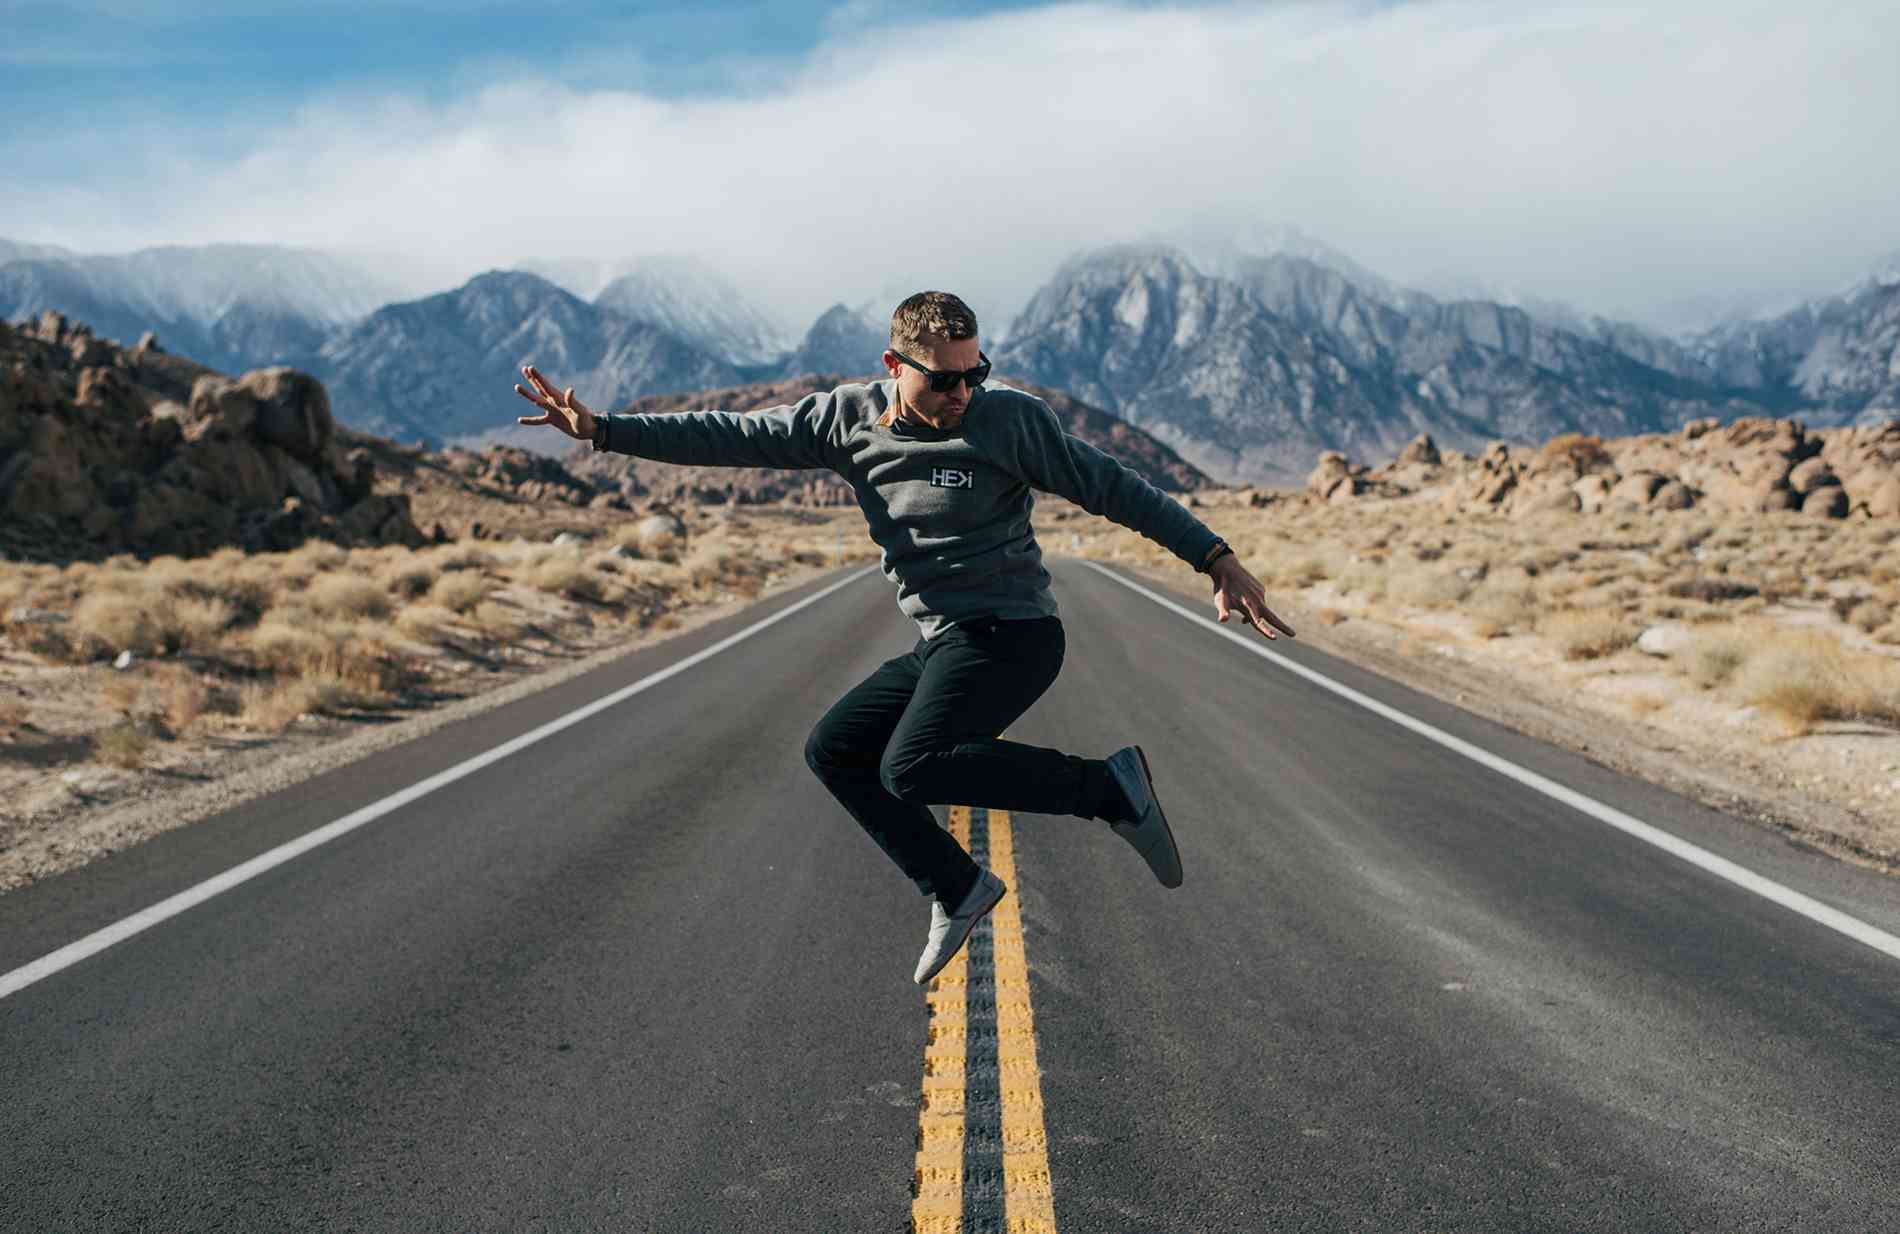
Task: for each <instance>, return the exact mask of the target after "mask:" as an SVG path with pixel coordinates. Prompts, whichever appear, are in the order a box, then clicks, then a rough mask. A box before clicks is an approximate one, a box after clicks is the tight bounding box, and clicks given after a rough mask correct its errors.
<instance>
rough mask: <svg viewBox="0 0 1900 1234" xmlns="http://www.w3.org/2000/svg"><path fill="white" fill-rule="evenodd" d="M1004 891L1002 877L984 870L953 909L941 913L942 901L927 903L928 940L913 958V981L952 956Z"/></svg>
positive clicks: (923, 979) (925, 976)
mask: <svg viewBox="0 0 1900 1234" xmlns="http://www.w3.org/2000/svg"><path fill="white" fill-rule="evenodd" d="M1008 890H1009V888H1008V887H1007V886H1005V885H1004V883H1003V880H1002V879H1000V878H998V877H996V875H994V874H991V873H990V872H989V871H988V870H985V871H983V876H982V877H981V878H979V879H977V880H976V886H974V887H972V888H970V894H969V895H966V896H964V897H963V903H961V904H959V905H957V911H956V912H954V913H951V912H945V911H944V907H943V903H942V901H939V900H932V901H931V902H930V941H929V942H927V943H925V944H924V954H923V955H922V956H920V957H918V960H917V976H916V978H915V980H916V982H917V984H918V985H923V984H924V983H925V982H927V981H929V980H930V979H931V978H932V977H935V976H936V975H937V974H938V972H940V971H941V970H942V968H943V966H944V965H946V964H948V963H949V962H950V961H951V960H953V959H955V958H956V954H957V952H959V951H961V950H963V944H964V941H965V940H966V939H968V938H969V937H970V931H971V930H974V929H976V923H977V922H979V921H981V920H983V917H984V915H985V914H987V913H988V912H989V911H990V910H991V909H992V908H995V907H996V905H997V903H998V902H999V901H1001V900H1002V898H1003V893H1004V892H1005V891H1008Z"/></svg>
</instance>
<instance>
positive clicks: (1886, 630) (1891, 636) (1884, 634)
mask: <svg viewBox="0 0 1900 1234" xmlns="http://www.w3.org/2000/svg"><path fill="white" fill-rule="evenodd" d="M1872 634H1873V640H1874V641H1875V642H1876V643H1880V644H1882V645H1884V646H1888V647H1900V621H1890V622H1888V623H1887V624H1886V625H1884V626H1882V627H1880V628H1879V629H1878V630H1874V631H1872Z"/></svg>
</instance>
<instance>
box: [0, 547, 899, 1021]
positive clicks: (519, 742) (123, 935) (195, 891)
mask: <svg viewBox="0 0 1900 1234" xmlns="http://www.w3.org/2000/svg"><path fill="white" fill-rule="evenodd" d="M876 569H877V567H876V566H869V567H866V568H865V569H863V570H858V571H856V572H855V573H852V574H848V575H846V576H845V577H844V578H841V579H839V580H838V581H837V582H835V583H833V584H831V585H830V586H829V587H827V588H825V589H824V590H823V591H820V592H817V593H815V594H813V595H809V596H806V597H805V598H804V599H803V600H800V601H799V602H798V603H796V604H793V605H790V606H789V607H787V608H784V609H781V610H780V611H778V612H776V613H774V614H772V615H771V616H770V617H767V618H765V619H764V620H763V621H757V622H754V623H753V624H752V625H749V626H747V627H746V628H745V629H743V630H740V631H739V632H738V633H736V634H731V635H728V636H727V637H725V638H722V639H720V640H719V641H718V642H716V643H714V644H713V645H712V646H710V647H707V648H706V649H704V650H703V651H696V652H694V653H693V654H692V655H690V656H687V657H686V658H685V659H684V660H681V661H680V662H679V663H677V664H674V665H670V666H669V667H667V668H663V669H661V670H660V671H659V672H657V673H653V674H650V675H649V676H646V677H642V678H641V679H640V680H638V681H636V682H634V683H633V684H632V685H629V686H622V687H621V688H620V689H618V690H615V691H614V692H613V693H612V694H605V695H602V696H601V697H600V698H597V699H595V700H594V701H593V702H591V703H588V704H586V705H585V706H583V707H579V708H576V709H575V710H573V711H570V712H568V713H567V714H566V715H564V716H561V717H559V718H558V719H554V720H549V721H548V722H547V723H546V724H543V725H541V726H540V727H539V728H536V729H532V730H530V731H528V732H525V733H523V734H521V735H520V736H519V737H514V738H511V739H510V740H508V741H504V742H502V743H501V744H500V745H498V746H495V747H494V748H493V749H490V750H486V751H484V752H483V753H481V754H477V755H475V756H474V757H473V758H469V759H464V760H463V761H462V762H459V763H457V764H455V766H453V767H450V768H447V769H446V770H443V771H438V772H437V773H436V774H434V775H432V776H430V777H429V778H428V779H426V780H418V781H417V782H416V783H414V784H411V785H410V786H409V787H408V788H405V789H401V790H399V791H397V792H394V793H391V794H390V795H389V796H387V797H384V798H382V799H381V800H380V801H374V802H371V803H370V804H369V805H366V806H364V807H363V808H362V809H360V810H356V811H353V812H351V813H349V814H345V815H344V816H343V817H342V818H339V819H337V820H336V821H334V822H330V823H325V824H324V825H323V826H321V827H318V828H317V829H316V830H314V831H308V832H305V833H304V834H303V835H301V836H298V837H297V838H296V839H294V840H290V841H287V842H286V843H283V844H280V845H278V846H277V847H276V848H273V849H271V850H270V851H268V852H264V853H259V854H258V855H257V856H255V857H253V858H251V859H250V860H249V861H246V862H244V863H242V864H241V865H235V866H232V867H231V868H230V869H228V870H226V871H225V872H224V873H222V874H218V875H214V876H213V877H211V878H208V879H206V880H205V881H204V882H202V883H199V884H198V885H197V886H195V887H188V888H186V889H185V890H183V891H181V892H179V893H178V894H176V895H173V896H168V897H167V898H165V899H163V900H160V901H159V902H158V903H156V904H154V905H152V906H150V907H149V908H145V909H141V910H140V911H138V912H136V913H133V914H132V915H131V916H130V917H126V918H123V919H121V920H119V921H115V922H113V923H112V924H111V925H109V926H105V927H103V928H101V929H98V930H95V931H93V932H92V933H91V934H88V935H86V936H85V937H84V938H81V939H78V940H77V941H75V942H70V943H67V944H66V945H65V946H64V947H61V948H60V949H59V950H57V951H53V952H49V953H47V954H46V955H43V956H41V957H40V958H39V959H37V960H34V961H33V962H32V963H30V964H25V965H22V966H21V967H19V968H16V969H14V970H13V971H12V972H10V973H7V974H5V975H4V976H0V998H6V997H7V996H8V995H10V994H16V993H18V992H19V991H21V990H24V989H25V988H26V987H27V986H30V985H32V984H33V983H34V982H36V981H38V980H40V979H41V978H43V977H50V976H52V975H53V974H54V973H57V972H59V971H60V970H61V969H63V968H69V967H71V966H72V965H74V964H77V963H79V961H81V960H83V959H85V958H86V957H88V956H91V955H96V954H97V953H99V952H101V951H104V950H105V949H106V948H107V947H110V946H112V945H113V944H114V943H122V942H124V941H125V940H126V939H128V938H131V937H132V936H133V935H135V934H138V933H140V932H142V931H145V930H149V929H151V928H152V927H153V926H155V925H157V924H158V923H159V922H161V921H164V920H165V919H166V918H168V917H176V916H177V915H178V914H179V913H182V912H184V911H185V910H186V909H188V908H192V907H194V906H195V905H198V904H202V903H204V902H205V901H206V900H209V899H210V898H211V897H212V896H215V895H217V894H219V893H220V892H224V891H229V890H230V889H231V888H233V887H235V886H237V885H238V884H239V883H242V882H245V881H247V880H249V879H253V878H256V877H257V876H258V875H259V874H262V873H264V871H266V870H269V869H271V868H272V867H274V866H280V865H282V864H283V863H284V862H286V861H289V860H290V859H291V858H293V857H298V856H301V855H302V854H304V853H307V852H309V851H310V850H311V849H313V848H316V847H318V846H319V845H322V844H328V843H329V842H330V841H331V840H334V839H336V838H337V837H338V836H340V835H345V834H347V833H349V832H352V831H355V830H356V829H357V828H358V827H361V826H362V825H363V824H365V823H369V822H373V821H375V820H376V819H379V818H381V817H382V816H383V815H385V814H388V813H389V812H390V811H392V810H399V809H401V808H402V807H403V806H406V805H408V804H409V803H410V802H412V801H415V800H416V799H417V798H419V797H426V796H428V795H429V794H430V793H433V792H434V791H435V790H436V789H438V788H441V787H443V786H444V785H448V784H453V783H454V782H455V781H457V780H460V779H461V778H462V777H464V776H468V775H472V774H474V773H475V772H477V771H480V770H481V769H482V768H484V767H486V766H488V765H489V764H491V763H496V762H499V761H501V760H502V759H504V758H507V757H508V756H509V755H510V754H514V753H516V752H518V751H520V750H524V749H526V748H527V747H529V746H531V745H533V744H534V743H535V742H537V741H541V740H543V739H544V738H547V737H552V736H553V735H554V734H556V733H558V732H560V731H561V730H563V729H566V728H571V727H573V726H574V725H576V724H579V723H580V722H581V721H582V720H585V719H588V718H589V717H591V716H594V715H596V714H597V713H599V712H602V711H605V710H606V709H607V708H609V707H612V706H613V705H615V704H616V703H622V702H625V701H626V700H627V699H630V698H632V697H633V696H634V695H636V694H638V693H640V692H641V691H642V690H646V689H649V688H651V687H653V686H656V685H659V684H660V683H661V682H662V681H665V680H666V679H667V678H669V677H672V676H674V675H675V674H678V673H683V672H685V671H686V670H687V669H689V668H692V667H693V666H694V665H696V664H698V663H699V662H700V661H702V660H708V659H711V658H712V657H713V656H716V655H718V654H719V653H720V652H722V651H724V650H725V649H726V648H728V647H730V646H732V645H733V644H734V643H737V642H739V641H741V640H742V639H747V638H750V637H752V636H753V635H754V634H757V633H758V632H759V631H761V630H763V629H765V628H766V627H767V626H770V625H772V624H774V623H776V622H780V621H783V620H785V618H787V617H790V616H791V615H792V614H793V613H796V612H798V611H799V610H800V609H803V608H806V607H809V606H810V605H813V604H816V603H818V601H820V600H822V599H824V598H825V597H826V596H828V595H830V594H831V593H832V592H834V591H837V590H838V589H839V588H840V587H844V586H845V585H847V584H849V583H854V582H856V581H857V580H858V579H860V578H863V577H864V576H865V575H867V574H870V573H872V572H873V571H875V570H876Z"/></svg>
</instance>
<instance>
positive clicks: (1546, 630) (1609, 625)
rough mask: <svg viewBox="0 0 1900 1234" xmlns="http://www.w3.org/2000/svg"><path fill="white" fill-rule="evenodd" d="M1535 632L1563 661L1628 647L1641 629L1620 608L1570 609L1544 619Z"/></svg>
mask: <svg viewBox="0 0 1900 1234" xmlns="http://www.w3.org/2000/svg"><path fill="white" fill-rule="evenodd" d="M1537 632H1538V633H1539V634H1540V635H1542V636H1544V637H1545V638H1548V639H1549V640H1550V641H1551V642H1552V644H1554V645H1555V646H1556V648H1557V650H1558V651H1559V652H1561V653H1562V655H1563V657H1564V659H1566V660H1596V659H1601V658H1602V657H1604V656H1612V655H1615V654H1616V653H1617V652H1619V651H1622V650H1623V649H1624V648H1626V647H1629V646H1631V645H1632V644H1634V643H1635V642H1636V637H1637V635H1639V634H1641V633H1642V630H1641V629H1640V628H1639V627H1638V626H1637V624H1636V623H1635V622H1633V621H1631V620H1630V619H1629V618H1628V616H1626V615H1625V614H1624V613H1623V611H1622V610H1621V609H1572V610H1569V611H1567V612H1561V613H1553V614H1551V615H1550V616H1548V617H1546V618H1544V619H1543V620H1542V621H1540V622H1539V623H1538V626H1537Z"/></svg>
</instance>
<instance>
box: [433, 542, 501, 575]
mask: <svg viewBox="0 0 1900 1234" xmlns="http://www.w3.org/2000/svg"><path fill="white" fill-rule="evenodd" d="M431 560H432V561H433V562H434V563H435V564H436V566H438V567H439V568H441V569H443V570H447V571H449V572H451V573H453V572H455V571H458V570H486V569H489V568H490V567H491V566H493V565H494V564H495V555H494V554H493V553H491V552H489V551H488V550H487V549H483V548H477V547H476V546H474V545H473V544H450V545H446V546H444V547H442V548H439V549H436V550H435V553H434V555H433V557H432V558H431Z"/></svg>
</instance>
